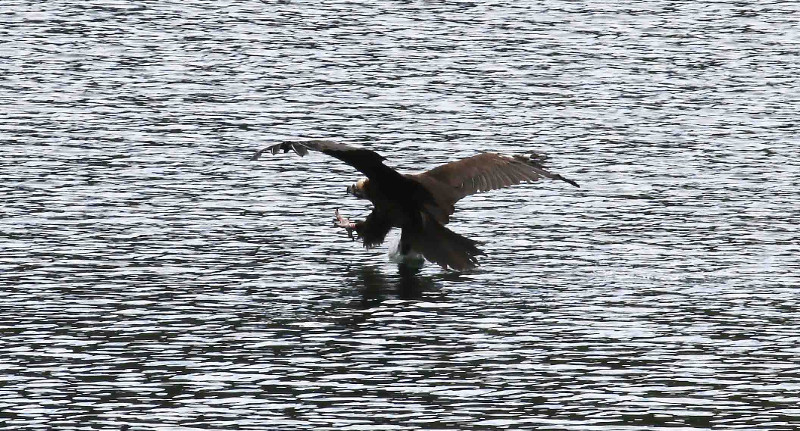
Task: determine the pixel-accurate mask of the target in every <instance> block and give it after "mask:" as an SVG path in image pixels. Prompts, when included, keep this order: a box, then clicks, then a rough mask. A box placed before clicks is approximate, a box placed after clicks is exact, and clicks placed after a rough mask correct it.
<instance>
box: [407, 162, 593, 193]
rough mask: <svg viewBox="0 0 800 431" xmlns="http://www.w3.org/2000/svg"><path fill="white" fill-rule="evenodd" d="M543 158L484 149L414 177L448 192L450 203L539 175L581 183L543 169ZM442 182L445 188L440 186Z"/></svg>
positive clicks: (539, 177) (527, 180)
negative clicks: (481, 151)
mask: <svg viewBox="0 0 800 431" xmlns="http://www.w3.org/2000/svg"><path fill="white" fill-rule="evenodd" d="M543 160H544V158H543V157H542V156H539V155H536V154H532V155H531V156H529V157H525V156H514V157H506V156H501V155H499V154H495V153H483V154H478V155H477V156H473V157H468V158H466V159H462V160H458V161H455V162H451V163H447V164H444V165H441V166H438V167H436V168H433V169H431V170H429V171H427V172H423V173H421V174H417V175H415V177H416V178H417V179H418V180H419V181H420V182H422V183H423V184H425V185H426V186H427V187H429V188H439V189H440V190H437V191H438V192H439V193H443V194H446V195H448V197H450V200H451V201H452V204H455V203H456V202H457V201H459V200H460V199H461V198H463V197H465V196H469V195H471V194H475V193H479V192H485V191H487V190H495V189H499V188H503V187H508V186H512V185H515V184H520V183H523V182H533V181H538V180H539V179H541V178H552V179H554V180H561V181H565V182H567V183H570V184H572V185H573V186H575V187H580V186H579V185H578V183H576V182H575V181H572V180H570V179H567V178H564V177H562V176H561V175H558V174H554V173H552V172H549V171H547V170H545V169H544V167H542V164H541V163H542V161H543ZM443 186H445V187H447V188H448V190H442V188H443ZM448 186H449V187H448ZM434 194H436V193H434Z"/></svg>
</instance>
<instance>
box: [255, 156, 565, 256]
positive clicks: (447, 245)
mask: <svg viewBox="0 0 800 431" xmlns="http://www.w3.org/2000/svg"><path fill="white" fill-rule="evenodd" d="M309 150H311V151H320V152H322V153H324V154H327V155H330V156H333V157H336V158H337V159H339V160H341V161H343V162H345V163H347V164H348V165H350V166H353V167H354V168H356V169H357V170H359V171H360V172H361V173H363V174H364V175H366V176H367V178H366V179H362V180H359V181H358V182H357V183H356V184H353V185H352V186H349V187H348V188H347V191H348V192H349V193H351V194H353V195H354V196H356V197H359V198H364V199H369V200H370V201H372V203H373V205H374V209H373V210H372V213H371V214H370V215H369V216H367V218H366V220H364V221H356V222H351V221H350V220H347V219H346V218H343V217H341V216H340V215H339V213H338V211H337V212H336V225H337V226H339V227H342V228H345V229H347V230H348V233H350V234H352V232H356V233H357V234H358V236H359V238H361V240H362V241H363V243H364V246H365V247H367V248H372V247H375V246H378V245H380V244H381V243H383V240H384V238H385V237H386V234H388V233H389V231H390V230H391V229H392V228H393V227H399V228H401V229H402V233H401V235H400V247H399V249H400V252H401V253H402V254H408V253H409V252H412V251H415V252H417V253H420V254H422V255H423V256H424V257H425V258H426V259H427V260H429V261H431V262H434V263H437V264H439V265H441V266H442V267H443V268H445V269H447V268H448V267H450V268H453V269H455V270H465V269H469V268H473V267H474V266H475V265H477V263H478V260H477V256H478V255H481V254H483V252H482V251H481V250H480V249H479V248H478V247H477V246H478V243H477V242H476V241H473V240H471V239H469V238H466V237H464V236H461V235H459V234H457V233H455V232H453V231H451V230H450V229H448V228H446V227H445V226H444V225H445V224H447V222H449V221H450V215H451V214H453V211H455V204H456V202H458V201H459V200H461V199H462V198H463V197H465V196H469V195H471V194H474V193H479V192H483V191H487V190H494V189H499V188H502V187H508V186H511V185H514V184H520V183H522V182H532V181H537V180H539V179H540V178H551V179H555V180H561V181H565V182H567V183H569V184H572V185H573V186H575V187H579V186H578V184H577V183H576V182H575V181H572V180H569V179H567V178H564V177H562V176H561V175H558V174H553V173H551V172H548V171H547V170H545V169H544V168H543V167H542V164H541V162H542V161H543V160H544V158H543V157H541V156H537V155H532V156H529V157H523V156H513V157H506V156H501V155H499V154H494V153H483V154H478V155H477V156H473V157H468V158H466V159H462V160H458V161H455V162H451V163H447V164H444V165H441V166H439V167H436V168H433V169H431V170H429V171H426V172H422V173H419V174H400V173H399V172H397V171H395V170H394V169H392V168H390V167H388V166H386V165H384V164H383V161H384V160H385V158H384V157H382V156H381V155H379V154H378V153H376V152H374V151H372V150H368V149H365V148H358V147H352V146H349V145H345V144H338V143H335V142H330V141H324V140H314V141H303V142H282V143H279V144H274V145H271V146H269V147H266V148H264V149H262V150H260V151H258V152H256V153H255V154H254V155H253V157H252V158H251V159H252V160H256V159H258V158H259V157H260V156H261V155H262V154H263V153H265V152H270V153H272V154H276V153H278V152H279V151H283V152H288V151H294V152H295V153H297V154H299V155H300V156H305V155H306V154H308V151H309Z"/></svg>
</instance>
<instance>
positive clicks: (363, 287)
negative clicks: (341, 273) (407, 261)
mask: <svg viewBox="0 0 800 431" xmlns="http://www.w3.org/2000/svg"><path fill="white" fill-rule="evenodd" d="M420 272H421V271H420V268H415V267H411V266H407V265H402V264H401V265H398V266H397V274H394V275H386V274H384V273H383V272H382V271H381V270H380V269H378V268H377V267H374V266H361V267H357V268H351V269H350V270H349V271H348V273H347V274H348V279H349V283H348V284H349V287H350V289H348V290H350V291H357V292H359V293H360V305H361V307H362V308H372V307H375V306H377V305H379V304H380V303H381V302H383V301H385V300H386V299H391V298H397V299H402V300H415V299H421V298H422V297H423V295H424V294H425V292H431V291H434V290H437V286H436V283H435V282H434V280H433V278H431V277H429V276H425V275H421V274H420Z"/></svg>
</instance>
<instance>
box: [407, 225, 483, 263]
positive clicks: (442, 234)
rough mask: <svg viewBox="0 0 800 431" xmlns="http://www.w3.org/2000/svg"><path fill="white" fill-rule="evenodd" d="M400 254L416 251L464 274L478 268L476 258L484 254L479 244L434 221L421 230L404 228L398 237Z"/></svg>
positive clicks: (413, 227) (418, 228) (432, 260)
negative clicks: (467, 270) (465, 271)
mask: <svg viewBox="0 0 800 431" xmlns="http://www.w3.org/2000/svg"><path fill="white" fill-rule="evenodd" d="M400 244H401V250H402V251H403V252H408V251H416V252H417V253H420V254H422V255H423V256H425V259H427V260H429V261H430V262H433V263H435V264H438V265H440V266H441V267H442V268H444V269H447V268H448V267H450V268H452V269H454V270H456V271H463V270H466V269H471V268H474V267H475V266H477V265H478V257H477V256H479V255H482V254H483V251H481V249H479V248H478V244H479V243H478V241H475V240H471V239H469V238H467V237H464V236H462V235H459V234H457V233H455V232H453V231H452V230H450V229H448V228H446V227H444V226H442V225H441V224H440V223H438V222H435V221H433V220H428V222H427V223H425V224H424V226H422V227H419V226H406V227H403V233H402V234H401V237H400Z"/></svg>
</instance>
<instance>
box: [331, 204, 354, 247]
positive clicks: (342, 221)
mask: <svg viewBox="0 0 800 431" xmlns="http://www.w3.org/2000/svg"><path fill="white" fill-rule="evenodd" d="M334 215H336V218H335V219H333V225H334V226H336V227H340V228H344V229H345V230H347V236H349V237H350V239H352V240H355V239H356V238H355V237H354V236H353V231H354V230H356V224H355V223H354V222H352V221H350V220H349V219H347V218H345V217H342V215H341V214H339V209H338V208H337V209H336V211H335V212H334Z"/></svg>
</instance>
